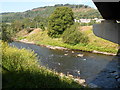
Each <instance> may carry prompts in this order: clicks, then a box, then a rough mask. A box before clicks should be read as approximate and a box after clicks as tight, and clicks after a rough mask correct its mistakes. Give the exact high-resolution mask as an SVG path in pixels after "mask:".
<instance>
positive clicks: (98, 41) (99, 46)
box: [17, 26, 118, 54]
mask: <svg viewBox="0 0 120 90" xmlns="http://www.w3.org/2000/svg"><path fill="white" fill-rule="evenodd" d="M79 31H80V32H82V33H83V34H85V35H86V36H88V37H89V43H88V44H87V45H86V44H83V43H79V44H77V45H70V44H66V43H63V41H62V38H50V37H49V36H48V35H47V30H45V31H42V30H41V29H40V28H38V29H35V30H33V31H32V32H30V33H27V34H25V35H23V34H22V36H20V35H21V33H19V34H18V36H19V37H17V38H18V40H21V39H27V40H28V41H34V42H35V43H36V44H43V45H52V46H60V47H65V48H69V49H79V50H84V51H93V50H96V51H100V52H108V53H114V54H116V53H117V51H118V44H115V43H112V42H110V41H107V40H104V39H102V38H99V37H97V36H95V35H94V34H93V32H92V26H80V27H79Z"/></svg>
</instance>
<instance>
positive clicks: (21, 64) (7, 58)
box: [2, 43, 37, 72]
mask: <svg viewBox="0 0 120 90" xmlns="http://www.w3.org/2000/svg"><path fill="white" fill-rule="evenodd" d="M36 59H37V58H36V54H34V52H31V51H28V50H25V49H17V48H12V47H9V46H8V45H7V43H2V66H3V67H4V68H5V69H6V70H7V71H17V72H19V71H24V70H28V69H30V68H31V67H34V66H36V64H37V61H36Z"/></svg>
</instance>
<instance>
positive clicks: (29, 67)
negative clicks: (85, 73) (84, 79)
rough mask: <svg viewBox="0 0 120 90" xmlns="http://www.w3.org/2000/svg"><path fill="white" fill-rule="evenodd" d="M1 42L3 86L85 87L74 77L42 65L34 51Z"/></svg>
mask: <svg viewBox="0 0 120 90" xmlns="http://www.w3.org/2000/svg"><path fill="white" fill-rule="evenodd" d="M1 44H2V47H0V49H2V53H3V54H2V80H3V82H2V88H12V89H13V88H84V87H83V86H82V85H80V84H79V83H78V82H76V81H74V79H73V78H70V77H69V76H65V75H62V76H60V75H59V73H57V72H55V71H52V70H48V69H46V68H45V67H42V66H40V65H39V64H38V62H37V61H38V60H37V58H36V54H34V52H32V51H28V50H25V49H18V48H15V47H14V48H13V47H10V46H8V44H7V43H3V42H2V43H1Z"/></svg>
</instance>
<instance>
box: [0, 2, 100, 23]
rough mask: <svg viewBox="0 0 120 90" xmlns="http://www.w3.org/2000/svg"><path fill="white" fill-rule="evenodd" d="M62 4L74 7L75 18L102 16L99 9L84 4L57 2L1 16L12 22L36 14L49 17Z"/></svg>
mask: <svg viewBox="0 0 120 90" xmlns="http://www.w3.org/2000/svg"><path fill="white" fill-rule="evenodd" d="M61 6H67V7H70V8H72V10H73V12H74V17H75V19H81V18H95V17H97V18H102V17H101V15H100V13H99V12H98V10H96V9H94V8H91V7H89V6H87V5H82V4H80V5H74V4H64V5H63V4H56V5H54V6H45V7H38V8H33V9H32V10H27V11H25V12H10V13H0V16H2V22H12V21H14V20H21V19H24V18H34V17H36V16H41V17H43V18H48V17H49V15H50V14H51V13H52V12H53V11H54V10H55V8H56V7H61Z"/></svg>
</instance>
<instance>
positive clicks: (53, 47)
mask: <svg viewBox="0 0 120 90" xmlns="http://www.w3.org/2000/svg"><path fill="white" fill-rule="evenodd" d="M14 41H18V42H23V43H29V44H34V45H38V44H36V43H35V42H33V41H28V40H27V39H22V40H17V39H14ZM39 46H43V47H46V48H49V49H56V50H73V51H83V50H79V49H69V48H64V47H59V46H51V45H43V44H41V45H39ZM83 52H90V53H97V54H104V55H110V56H116V55H117V54H114V53H107V52H100V51H96V50H93V51H83Z"/></svg>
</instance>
